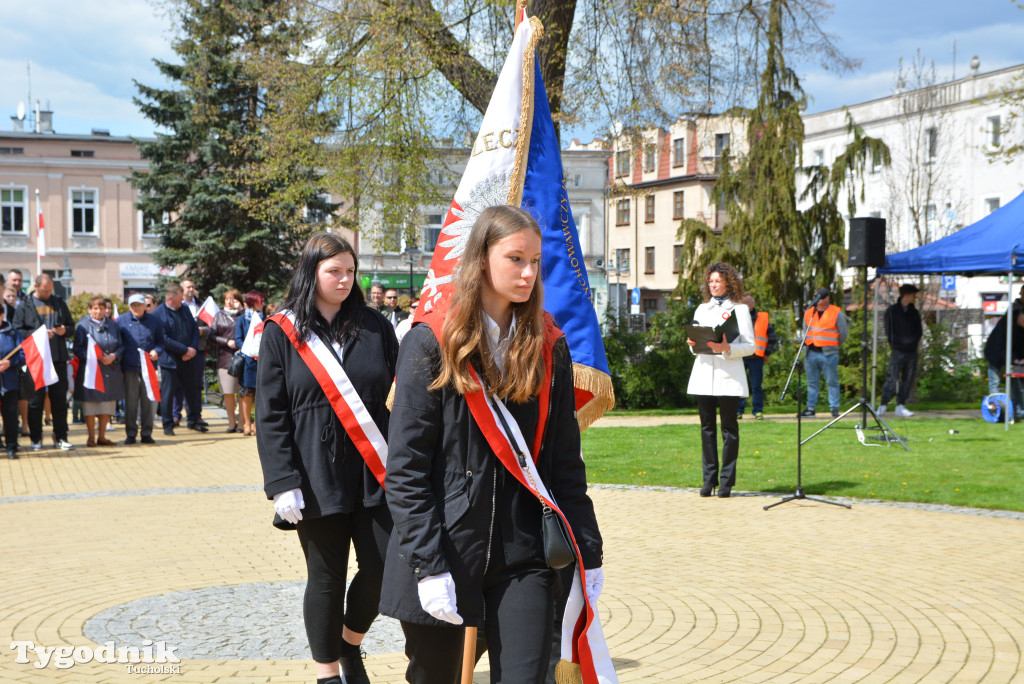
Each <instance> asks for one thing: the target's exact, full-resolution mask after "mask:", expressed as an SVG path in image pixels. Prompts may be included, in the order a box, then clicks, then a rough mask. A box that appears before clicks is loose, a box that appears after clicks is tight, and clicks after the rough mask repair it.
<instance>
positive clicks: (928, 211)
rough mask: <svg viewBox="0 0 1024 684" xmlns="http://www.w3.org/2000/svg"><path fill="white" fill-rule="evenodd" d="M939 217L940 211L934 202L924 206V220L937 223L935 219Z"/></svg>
mask: <svg viewBox="0 0 1024 684" xmlns="http://www.w3.org/2000/svg"><path fill="white" fill-rule="evenodd" d="M938 217H939V211H938V209H936V208H935V205H934V204H929V205H928V206H926V207H925V208H924V220H925V221H927V222H928V223H935V220H936V219H937V218H938Z"/></svg>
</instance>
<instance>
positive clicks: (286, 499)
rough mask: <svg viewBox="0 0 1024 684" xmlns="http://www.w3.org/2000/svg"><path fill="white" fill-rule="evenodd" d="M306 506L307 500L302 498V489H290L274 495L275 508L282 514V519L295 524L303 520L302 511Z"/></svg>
mask: <svg viewBox="0 0 1024 684" xmlns="http://www.w3.org/2000/svg"><path fill="white" fill-rule="evenodd" d="M305 507H306V501H305V499H303V498H302V490H301V489H289V490H288V491H286V492H278V493H277V494H275V495H274V510H275V511H277V514H278V515H279V516H281V519H282V520H287V521H288V522H290V523H292V524H295V523H297V522H299V521H300V520H302V511H301V510H300V509H302V508H305Z"/></svg>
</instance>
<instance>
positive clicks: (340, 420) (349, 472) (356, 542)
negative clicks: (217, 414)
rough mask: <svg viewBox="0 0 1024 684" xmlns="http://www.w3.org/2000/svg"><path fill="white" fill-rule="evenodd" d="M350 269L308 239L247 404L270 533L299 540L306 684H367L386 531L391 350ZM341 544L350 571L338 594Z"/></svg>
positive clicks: (335, 251) (343, 252) (339, 245)
mask: <svg viewBox="0 0 1024 684" xmlns="http://www.w3.org/2000/svg"><path fill="white" fill-rule="evenodd" d="M357 270H358V260H357V258H356V253H355V250H353V249H352V246H351V245H350V244H349V243H348V242H347V241H346V240H345V239H343V238H341V237H339V236H337V235H332V234H329V233H320V234H317V235H314V236H313V237H312V238H310V239H309V242H307V243H306V246H305V248H304V249H303V252H302V257H301V259H300V261H299V265H298V267H297V268H296V270H295V274H294V276H293V277H292V281H291V285H290V286H289V290H288V295H287V297H286V299H285V301H284V303H283V305H282V307H281V310H280V312H279V313H277V314H275V315H274V316H272V317H271V318H269V319H268V320H267V321H266V323H265V325H264V329H263V339H262V341H261V344H260V358H259V365H258V384H259V388H260V391H259V393H258V394H257V395H256V437H257V446H258V447H259V454H260V462H261V463H262V465H263V475H264V491H265V492H266V494H267V497H268V498H270V499H273V501H274V510H275V512H276V514H277V515H276V517H275V519H274V525H275V526H277V527H279V528H281V529H296V530H298V536H299V543H300V544H301V545H302V552H303V554H304V555H305V557H306V570H307V573H308V581H307V584H306V593H305V598H304V601H303V617H304V619H305V624H306V635H307V637H308V638H309V646H310V651H312V654H313V660H314V661H316V668H317V677H318V679H317V681H318V682H321V683H331V684H340V682H341V679H340V675H341V673H344V676H345V682H347V684H353V683H355V684H365V683H367V682H369V679H368V678H367V675H366V670H365V669H364V667H363V663H362V655H361V649H360V643H361V642H362V640H363V637H364V636H365V634H366V632H367V631H368V630H369V628H370V625H371V624H372V623H373V620H374V619H375V618H376V616H377V604H378V601H379V597H380V588H381V577H382V575H383V570H384V553H385V550H386V548H387V540H388V537H389V536H390V534H391V527H392V523H391V516H390V514H389V512H388V507H387V506H386V505H385V503H384V490H383V489H382V488H381V482H380V480H381V479H382V478H383V467H382V464H383V463H384V462H386V459H387V451H386V450H387V446H386V444H384V439H383V435H385V434H387V429H388V409H387V406H386V400H387V395H388V391H389V390H390V388H391V383H392V379H393V378H394V376H395V362H396V359H397V357H398V341H397V340H396V339H395V331H394V328H393V327H392V326H391V324H390V323H389V322H388V321H387V319H385V318H384V317H383V316H382V315H381V314H380V313H378V312H377V311H375V310H373V309H371V308H370V307H368V306H367V305H366V302H365V300H364V298H363V292H362V290H361V289H360V288H359V284H358V282H357V280H356V274H357ZM339 402H340V403H339ZM352 417H355V418H354V419H355V420H356V423H355V424H353V423H352V422H350V421H351V420H352V419H353V418H352ZM350 544H352V545H353V546H354V547H355V552H356V561H357V563H358V566H359V569H358V571H357V572H356V574H355V576H354V577H353V578H352V583H351V586H350V587H349V589H348V591H347V594H346V572H347V569H348V553H349V545H350Z"/></svg>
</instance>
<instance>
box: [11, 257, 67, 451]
mask: <svg viewBox="0 0 1024 684" xmlns="http://www.w3.org/2000/svg"><path fill="white" fill-rule="evenodd" d="M13 323H14V328H15V330H17V331H18V332H19V333H21V336H22V337H28V336H29V335H31V334H32V333H33V332H35V331H36V330H37V329H38V328H39V326H41V325H45V326H46V333H47V335H48V336H49V338H50V354H51V356H52V357H53V368H54V370H56V371H57V382H55V383H53V384H52V385H50V386H49V387H44V388H43V389H40V390H35V389H33V392H32V394H30V395H29V397H28V430H29V435H30V439H31V440H32V444H31V446H30V447H29V448H30V449H32V451H39V450H40V449H42V448H43V405H44V403H45V402H46V397H47V395H49V397H50V413H51V414H52V416H53V445H54V446H55V447H57V448H58V449H63V450H64V451H68V450H70V449H74V448H75V447H74V446H72V444H71V443H70V442H68V399H67V394H68V358H69V355H68V346H67V343H66V342H65V340H66V339H67V335H69V334H74V329H75V322H74V320H72V318H71V312H70V311H69V310H68V305H67V304H66V303H64V300H63V299H61V298H60V297H58V296H57V295H55V294H53V278H51V277H50V276H48V275H46V274H45V273H44V274H42V275H40V276H38V277H37V278H36V291H35V294H33V295H31V296H29V297H26V298H25V300H24V301H23V302H22V303H21V304H20V305H19V306H18V308H17V309H15V311H14V321H13Z"/></svg>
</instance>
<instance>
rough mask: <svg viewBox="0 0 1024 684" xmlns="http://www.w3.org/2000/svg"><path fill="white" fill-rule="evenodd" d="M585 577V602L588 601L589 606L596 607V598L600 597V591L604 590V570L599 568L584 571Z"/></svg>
mask: <svg viewBox="0 0 1024 684" xmlns="http://www.w3.org/2000/svg"><path fill="white" fill-rule="evenodd" d="M586 575H587V601H589V602H590V604H591V605H596V604H597V597H598V596H600V595H601V589H603V588H604V570H602V569H601V568H594V569H593V570H586Z"/></svg>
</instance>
